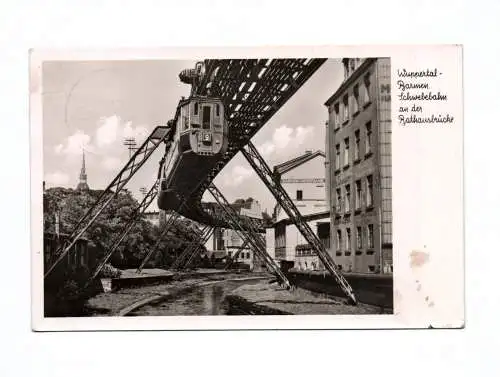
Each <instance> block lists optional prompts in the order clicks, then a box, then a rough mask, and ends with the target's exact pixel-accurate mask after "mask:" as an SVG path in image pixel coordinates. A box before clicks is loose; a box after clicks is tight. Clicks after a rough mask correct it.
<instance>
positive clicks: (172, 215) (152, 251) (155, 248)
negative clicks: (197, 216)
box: [136, 212, 180, 274]
mask: <svg viewBox="0 0 500 377" xmlns="http://www.w3.org/2000/svg"><path fill="white" fill-rule="evenodd" d="M179 216H180V215H179V213H178V212H171V213H170V217H169V218H168V219H167V221H166V223H165V224H164V228H163V230H162V232H161V233H160V235H159V236H158V239H157V240H156V243H155V244H154V246H153V247H152V248H151V249H150V250H149V251H148V252H147V254H146V256H145V257H144V259H143V260H142V263H141V265H140V266H139V268H137V270H136V273H138V274H140V273H141V272H142V269H143V268H144V266H145V265H146V263H148V261H149V260H150V259H151V257H152V256H154V255H155V254H156V252H157V251H158V248H159V246H160V243H161V241H163V239H164V238H165V236H166V235H167V233H168V231H169V230H170V226H171V225H172V224H173V223H174V222H175V221H176V220H177V219H178V218H179Z"/></svg>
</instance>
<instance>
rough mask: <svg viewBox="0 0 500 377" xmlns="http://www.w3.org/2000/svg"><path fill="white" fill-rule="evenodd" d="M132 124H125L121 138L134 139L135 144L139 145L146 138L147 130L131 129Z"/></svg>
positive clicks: (141, 128)
mask: <svg viewBox="0 0 500 377" xmlns="http://www.w3.org/2000/svg"><path fill="white" fill-rule="evenodd" d="M131 124H132V122H127V124H125V127H124V128H123V133H122V135H123V138H132V137H133V138H135V139H136V140H137V144H140V143H141V142H142V141H143V140H145V139H146V137H147V136H148V129H147V128H146V127H143V126H137V127H135V128H134V127H132V126H131Z"/></svg>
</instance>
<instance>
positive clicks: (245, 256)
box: [227, 251, 250, 259]
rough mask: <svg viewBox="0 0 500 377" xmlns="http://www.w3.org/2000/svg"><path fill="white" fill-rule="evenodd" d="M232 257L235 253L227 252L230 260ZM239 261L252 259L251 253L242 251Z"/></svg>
mask: <svg viewBox="0 0 500 377" xmlns="http://www.w3.org/2000/svg"><path fill="white" fill-rule="evenodd" d="M232 255H233V252H232V251H228V252H227V256H228V257H229V258H231V257H232ZM238 259H250V252H249V251H247V252H246V253H245V252H244V251H242V252H241V253H240V255H238Z"/></svg>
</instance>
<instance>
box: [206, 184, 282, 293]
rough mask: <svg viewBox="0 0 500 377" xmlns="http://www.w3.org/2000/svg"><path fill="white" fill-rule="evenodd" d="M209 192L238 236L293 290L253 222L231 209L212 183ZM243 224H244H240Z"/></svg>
mask: <svg viewBox="0 0 500 377" xmlns="http://www.w3.org/2000/svg"><path fill="white" fill-rule="evenodd" d="M208 191H209V192H210V193H211V194H212V196H213V197H214V198H215V200H216V201H217V203H219V205H220V206H221V208H222V209H223V211H222V212H223V213H224V215H225V217H226V221H227V222H228V223H229V224H231V225H232V228H233V229H235V230H236V232H237V234H238V236H239V237H240V238H242V239H243V240H245V241H248V242H249V243H250V245H251V246H252V248H253V250H254V252H255V253H256V254H258V255H259V256H261V257H262V260H263V261H265V264H266V266H267V268H268V269H269V271H270V272H271V273H274V274H276V276H277V277H278V279H279V280H280V281H281V282H282V283H283V284H284V285H285V286H286V287H287V288H292V284H291V283H290V281H289V280H288V278H287V277H286V276H285V274H284V273H283V271H281V269H280V268H279V266H278V265H277V264H276V262H275V261H274V260H273V259H272V258H271V257H270V256H269V254H268V253H267V251H266V244H265V241H264V239H263V238H261V237H259V233H258V232H257V230H256V229H253V224H252V222H251V221H245V220H246V219H245V218H243V217H240V216H239V215H238V214H237V213H236V211H235V210H234V209H233V207H231V206H230V205H229V203H228V201H227V200H226V198H225V197H224V195H222V193H221V192H220V191H219V189H218V188H217V187H216V186H215V185H214V184H213V183H211V184H210V185H209V186H208ZM240 222H243V223H244V224H240Z"/></svg>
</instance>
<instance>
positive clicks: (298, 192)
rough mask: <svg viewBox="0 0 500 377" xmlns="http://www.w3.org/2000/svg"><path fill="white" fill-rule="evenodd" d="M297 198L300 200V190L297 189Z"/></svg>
mask: <svg viewBox="0 0 500 377" xmlns="http://www.w3.org/2000/svg"><path fill="white" fill-rule="evenodd" d="M297 200H302V190H297Z"/></svg>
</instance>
